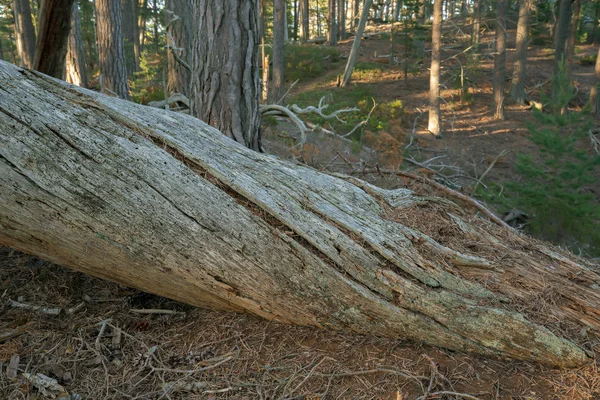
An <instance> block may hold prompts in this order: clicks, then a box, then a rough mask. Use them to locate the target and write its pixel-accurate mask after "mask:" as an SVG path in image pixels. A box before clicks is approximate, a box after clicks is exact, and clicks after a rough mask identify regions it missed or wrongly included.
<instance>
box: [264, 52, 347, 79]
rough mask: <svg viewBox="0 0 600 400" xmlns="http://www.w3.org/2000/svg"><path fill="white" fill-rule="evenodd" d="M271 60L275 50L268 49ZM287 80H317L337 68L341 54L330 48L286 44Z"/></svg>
mask: <svg viewBox="0 0 600 400" xmlns="http://www.w3.org/2000/svg"><path fill="white" fill-rule="evenodd" d="M265 52H266V53H267V54H268V55H269V59H271V60H272V59H273V49H272V48H271V47H266V48H265ZM284 58H285V70H284V74H285V79H286V80H287V81H288V82H293V81H295V80H297V79H301V80H302V79H311V78H316V77H319V76H321V75H323V74H324V73H326V72H327V71H329V70H331V69H333V68H336V67H337V62H338V61H339V60H340V53H339V52H338V51H337V50H336V49H335V48H334V47H329V46H315V45H296V44H289V43H287V44H285V47H284Z"/></svg>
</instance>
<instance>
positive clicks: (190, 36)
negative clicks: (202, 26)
mask: <svg viewBox="0 0 600 400" xmlns="http://www.w3.org/2000/svg"><path fill="white" fill-rule="evenodd" d="M165 10H166V12H165V18H166V26H167V37H168V43H167V44H168V45H169V51H168V52H167V67H168V73H167V92H168V93H169V94H174V93H181V94H183V95H184V96H186V97H187V98H190V96H191V91H190V79H191V76H190V72H191V71H189V70H188V69H187V68H186V67H185V64H187V65H192V52H193V41H194V35H195V34H196V33H197V32H195V26H194V15H193V13H192V12H191V10H193V0H167V1H166V3H165ZM196 29H197V28H196ZM178 60H179V61H178ZM184 63H185V64H184Z"/></svg>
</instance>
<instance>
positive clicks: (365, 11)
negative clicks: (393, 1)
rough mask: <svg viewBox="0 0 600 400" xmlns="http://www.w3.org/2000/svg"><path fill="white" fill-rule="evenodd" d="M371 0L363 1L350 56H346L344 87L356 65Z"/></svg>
mask: <svg viewBox="0 0 600 400" xmlns="http://www.w3.org/2000/svg"><path fill="white" fill-rule="evenodd" d="M372 3H373V1H372V0H365V5H364V7H363V11H362V15H361V16H360V22H359V24H358V28H357V29H356V35H355V36H354V42H353V43H352V49H350V55H349V56H348V62H347V63H346V69H345V70H344V79H342V83H341V86H346V85H348V83H350V78H351V77H352V69H353V68H354V64H355V63H356V56H358V49H359V48H360V41H361V39H362V35H363V32H364V30H365V26H366V25H367V19H368V18H369V12H370V11H371V4H372Z"/></svg>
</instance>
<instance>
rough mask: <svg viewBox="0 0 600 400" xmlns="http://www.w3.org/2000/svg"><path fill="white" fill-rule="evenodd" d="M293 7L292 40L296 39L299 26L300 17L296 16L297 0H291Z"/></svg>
mask: <svg viewBox="0 0 600 400" xmlns="http://www.w3.org/2000/svg"><path fill="white" fill-rule="evenodd" d="M292 3H293V9H294V41H296V42H297V41H298V38H299V35H298V29H299V27H300V18H299V16H298V11H299V10H298V0H293V1H292Z"/></svg>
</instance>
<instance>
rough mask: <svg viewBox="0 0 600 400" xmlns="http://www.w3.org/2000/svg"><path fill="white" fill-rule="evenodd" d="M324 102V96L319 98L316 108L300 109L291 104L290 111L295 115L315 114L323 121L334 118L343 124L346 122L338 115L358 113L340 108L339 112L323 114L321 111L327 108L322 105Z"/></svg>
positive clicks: (326, 105) (325, 105) (355, 109)
mask: <svg viewBox="0 0 600 400" xmlns="http://www.w3.org/2000/svg"><path fill="white" fill-rule="evenodd" d="M324 100H325V96H323V97H321V100H319V105H318V107H315V106H308V107H306V108H300V107H299V106H298V105H297V104H292V105H291V106H290V110H292V111H293V112H295V113H296V114H310V113H315V114H317V115H318V116H320V117H321V118H323V119H332V118H335V119H337V120H338V121H340V122H341V123H343V124H345V123H346V121H344V120H343V119H341V118H340V117H339V114H342V113H348V112H355V111H360V110H359V109H358V108H356V107H353V108H342V109H341V110H337V111H334V112H333V113H331V114H329V115H327V114H323V110H325V109H326V108H327V107H329V105H328V104H323V101H324Z"/></svg>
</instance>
